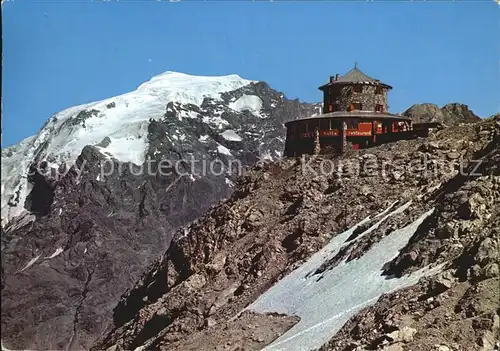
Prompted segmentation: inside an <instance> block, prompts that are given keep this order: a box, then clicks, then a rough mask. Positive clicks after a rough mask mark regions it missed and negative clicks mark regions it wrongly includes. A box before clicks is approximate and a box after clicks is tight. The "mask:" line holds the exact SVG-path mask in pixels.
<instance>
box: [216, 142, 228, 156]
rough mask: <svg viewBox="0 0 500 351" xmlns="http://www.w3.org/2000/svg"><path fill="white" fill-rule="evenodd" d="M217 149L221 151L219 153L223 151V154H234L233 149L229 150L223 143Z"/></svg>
mask: <svg viewBox="0 0 500 351" xmlns="http://www.w3.org/2000/svg"><path fill="white" fill-rule="evenodd" d="M217 151H219V153H221V154H224V155H228V156H232V154H231V150H229V149H228V148H227V147H225V146H223V145H221V144H219V145H218V146H217Z"/></svg>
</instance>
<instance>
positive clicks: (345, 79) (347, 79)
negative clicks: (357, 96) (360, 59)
mask: <svg viewBox="0 0 500 351" xmlns="http://www.w3.org/2000/svg"><path fill="white" fill-rule="evenodd" d="M334 84H373V85H382V86H385V87H387V88H389V89H392V87H391V86H390V85H388V84H384V83H382V82H381V81H379V80H378V79H375V78H372V77H370V76H367V75H366V74H364V73H363V72H361V71H360V70H359V69H358V67H356V66H354V68H353V69H351V70H350V71H349V72H347V73H346V74H345V75H343V76H342V77H339V79H337V80H335V81H333V82H329V83H327V84H324V85H322V86H320V87H319V89H320V90H322V89H323V88H324V87H327V86H331V85H334Z"/></svg>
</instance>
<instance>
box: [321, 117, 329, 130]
mask: <svg viewBox="0 0 500 351" xmlns="http://www.w3.org/2000/svg"><path fill="white" fill-rule="evenodd" d="M319 129H320V130H328V129H330V120H329V119H322V120H320V121H319Z"/></svg>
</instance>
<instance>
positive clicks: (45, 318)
mask: <svg viewBox="0 0 500 351" xmlns="http://www.w3.org/2000/svg"><path fill="white" fill-rule="evenodd" d="M243 95H255V96H258V97H259V98H260V99H261V101H262V109H261V111H260V115H255V114H253V113H252V112H251V111H247V110H243V111H241V112H239V111H236V110H234V109H231V108H230V107H229V104H230V103H231V102H232V101H234V100H235V99H238V98H239V97H241V96H243ZM222 98H223V99H222V100H217V101H216V100H212V99H208V98H207V99H205V101H203V103H202V104H201V105H200V106H195V105H190V104H178V103H175V102H168V101H166V102H165V109H166V112H165V116H164V118H162V119H160V120H155V121H153V120H151V121H150V123H149V126H148V143H147V145H148V148H147V150H145V152H146V159H147V160H150V161H149V163H148V164H147V165H146V164H145V165H144V167H143V169H144V170H147V167H148V166H149V167H150V169H152V170H153V171H156V170H158V169H159V168H158V167H160V166H161V165H162V163H161V161H163V162H165V161H169V162H170V164H171V165H172V164H175V162H176V161H180V160H184V161H183V162H178V163H177V166H178V167H177V168H175V167H170V168H169V169H167V171H168V170H169V171H170V172H164V173H163V174H159V173H158V172H153V173H152V174H149V172H146V171H142V172H141V171H140V167H139V166H137V165H133V164H129V163H119V162H118V161H114V162H112V165H113V167H114V170H115V171H114V172H112V173H111V174H109V175H104V173H102V172H101V171H102V170H103V168H102V167H101V166H102V164H103V162H108V163H107V164H106V165H107V167H108V168H106V169H105V171H106V170H109V167H111V163H109V157H108V156H107V155H105V154H103V153H101V152H100V151H99V147H106V146H108V145H109V144H110V140H109V138H108V139H107V140H103V141H102V142H101V143H99V144H98V145H96V146H87V147H85V148H84V149H83V150H82V153H81V155H80V156H79V158H78V160H77V162H76V164H75V166H74V167H72V168H71V170H70V171H69V172H67V173H66V174H65V175H64V176H61V175H62V174H63V172H62V170H61V171H60V172H56V171H55V170H53V172H52V173H51V175H46V176H44V175H42V174H40V172H38V173H37V172H33V175H32V176H30V182H31V185H32V187H31V189H32V190H31V192H30V194H29V195H28V197H27V199H26V204H25V207H26V208H27V209H29V210H30V211H31V213H28V212H27V213H25V214H23V215H22V216H20V217H18V218H16V219H14V220H13V221H11V222H10V223H9V224H8V225H7V226H6V227H5V228H4V230H3V233H2V341H3V343H4V345H5V346H7V347H9V348H11V349H71V350H81V349H88V348H89V347H90V345H91V344H92V343H93V341H94V339H95V338H96V337H98V336H99V335H101V334H103V333H104V332H105V331H106V329H107V328H108V327H109V325H110V323H112V321H113V312H112V310H113V308H114V307H115V306H116V305H117V303H118V301H119V297H120V295H122V294H123V293H124V292H125V291H126V290H127V289H128V288H130V287H132V284H133V283H134V282H135V281H136V280H137V279H138V278H139V276H140V273H141V272H142V271H144V269H146V268H147V267H148V265H150V264H151V263H152V262H153V261H154V260H155V258H157V257H158V255H159V254H160V253H162V252H164V251H165V250H166V249H167V248H168V246H169V243H170V240H171V238H172V235H173V233H174V232H175V230H176V229H178V228H180V227H181V226H183V225H186V224H187V223H189V222H191V221H193V220H194V219H196V218H197V217H199V216H200V215H201V214H203V213H204V212H205V211H207V210H208V209H209V208H210V206H212V205H214V204H215V203H217V202H218V201H219V200H221V199H224V198H227V197H229V196H230V194H231V193H232V190H233V189H232V181H235V178H236V175H237V174H236V173H237V172H236V171H237V170H238V169H235V170H233V173H232V174H227V173H224V172H219V171H220V168H221V167H222V168H224V169H227V168H228V165H229V164H230V163H231V162H235V161H238V162H239V163H240V164H241V165H242V167H243V169H242V171H244V170H245V168H246V167H247V166H249V165H251V164H254V163H255V162H256V161H258V159H259V156H261V155H263V154H270V155H278V154H281V151H282V148H283V140H284V139H283V136H284V127H283V121H284V120H285V119H287V118H291V117H292V116H293V117H296V116H299V117H300V116H302V117H303V116H307V115H310V114H312V113H314V110H315V107H316V105H313V104H305V103H301V102H299V101H298V100H287V99H286V98H285V97H284V96H283V94H281V93H279V92H276V91H274V90H273V89H271V88H270V87H269V86H268V85H267V84H265V83H252V84H250V85H248V86H245V87H243V88H240V89H238V90H235V91H232V92H227V93H224V94H223V96H222ZM108 108H112V106H110V107H108ZM187 112H190V113H192V114H193V116H195V118H186V117H184V118H182V117H181V115H182V114H183V113H187ZM98 113H99V111H94V110H92V111H90V112H89V114H88V115H89V116H90V115H95V114H98ZM79 116H80V117H81V119H83V120H84V119H85V118H86V116H87V115H85V114H81V115H79ZM217 118H220V119H222V120H224V121H226V122H225V123H224V126H223V127H222V128H219V126H217V125H215V124H214V122H213V121H214V119H215V120H217ZM78 123H80V122H78ZM71 127H72V128H73V127H74V126H73V125H71ZM225 130H232V131H235V132H236V133H237V134H238V135H239V136H240V139H241V140H228V139H231V138H224V137H223V132H224V131H225ZM174 136H175V137H174ZM203 136H204V138H202V137H203ZM221 146H223V147H224V148H225V149H223V150H224V151H225V153H221V152H220V147H221ZM40 147H42V148H43V147H44V146H43V145H41V146H40ZM40 151H43V150H35V152H34V153H33V154H35V155H38V154H40ZM277 153H278V154H277ZM192 157H194V158H196V159H197V160H198V162H196V163H194V164H190V163H189V161H190V160H191V159H192ZM201 160H205V161H206V163H207V164H210V162H211V161H214V160H218V163H217V164H218V165H219V166H216V167H215V168H216V169H214V171H215V172H211V171H210V169H209V170H208V171H204V170H203V165H202V163H201ZM35 161H37V160H36V159H34V160H33V162H35ZM221 165H222V166H221ZM217 167H219V168H217ZM35 258H36V259H35ZM115 318H118V319H119V318H122V317H120V315H119V313H118V314H116V315H115Z"/></svg>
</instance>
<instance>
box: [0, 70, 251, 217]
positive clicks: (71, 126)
mask: <svg viewBox="0 0 500 351" xmlns="http://www.w3.org/2000/svg"><path fill="white" fill-rule="evenodd" d="M250 83H252V81H250V80H246V79H242V78H241V77H239V76H237V75H228V76H221V77H201V76H191V75H187V74H183V73H176V72H165V73H163V74H160V75H157V76H155V77H153V78H151V79H150V80H149V81H148V82H146V83H144V84H142V85H140V86H139V87H138V88H137V89H136V90H135V91H132V92H130V93H126V94H123V95H120V96H116V97H112V98H109V99H105V100H102V101H98V102H92V103H89V104H85V105H79V106H75V107H71V108H68V109H66V110H63V111H61V112H59V113H57V114H55V115H54V116H52V117H51V118H50V119H49V120H48V121H47V122H46V124H45V125H44V126H43V127H42V129H41V130H40V132H39V133H38V134H37V135H35V136H32V137H29V138H27V139H25V140H23V141H22V142H20V143H19V144H17V145H15V146H12V147H9V148H6V149H4V150H2V195H1V206H2V212H1V215H2V225H4V224H5V223H7V222H8V221H9V220H10V219H11V218H13V217H15V216H17V215H19V214H20V213H21V212H22V211H23V206H24V200H25V198H26V196H27V195H28V194H29V191H30V189H29V184H28V181H27V178H26V176H27V169H28V167H29V165H30V163H31V162H33V161H34V160H47V161H48V162H49V164H51V165H53V166H56V165H57V164H60V163H62V162H66V163H68V164H71V163H73V162H74V161H75V160H76V158H77V157H78V155H79V154H80V152H81V150H82V149H83V148H84V147H85V146H86V145H96V144H99V143H101V142H102V141H103V139H104V138H106V137H108V138H109V140H110V141H111V142H110V143H109V142H108V143H103V144H102V146H101V148H100V149H101V151H102V152H103V153H105V154H108V155H109V156H110V157H114V158H116V159H118V160H120V161H123V162H133V163H136V164H141V163H142V162H143V161H144V156H145V151H146V148H147V130H148V123H149V122H148V121H149V120H150V119H159V118H160V117H162V116H163V115H164V114H165V111H166V106H167V104H168V103H169V102H176V103H181V104H193V105H198V106H199V105H201V104H202V102H203V100H204V99H205V98H206V97H209V98H213V99H216V100H217V99H220V94H221V93H223V92H228V91H233V90H235V89H239V88H241V87H243V86H245V85H248V84H250ZM255 98H257V99H258V97H255ZM255 98H254V100H256V99H255ZM247 100H248V99H247ZM252 101H253V100H252ZM255 103H256V104H257V105H258V106H255V107H252V106H244V107H245V108H247V109H251V110H258V109H259V108H260V105H259V104H260V102H259V101H256V102H255ZM247 105H248V104H247ZM236 107H237V108H241V107H242V106H239V105H238V106H235V108H236Z"/></svg>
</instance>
